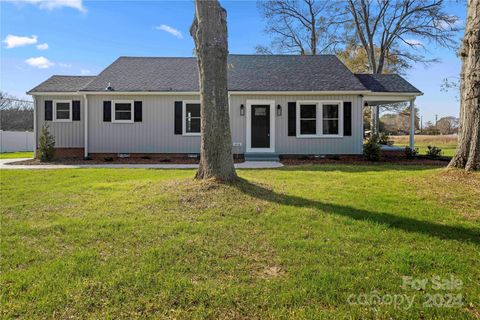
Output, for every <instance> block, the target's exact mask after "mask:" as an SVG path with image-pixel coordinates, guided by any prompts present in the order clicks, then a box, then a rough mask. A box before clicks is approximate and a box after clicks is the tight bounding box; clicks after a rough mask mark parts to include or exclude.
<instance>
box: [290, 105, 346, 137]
mask: <svg viewBox="0 0 480 320" xmlns="http://www.w3.org/2000/svg"><path fill="white" fill-rule="evenodd" d="M342 117H343V103H342V102H341V101H298V102H297V137H299V138H302V137H303V138H317V137H342V136H343V123H342V121H340V119H342Z"/></svg>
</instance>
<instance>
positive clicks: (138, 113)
mask: <svg viewBox="0 0 480 320" xmlns="http://www.w3.org/2000/svg"><path fill="white" fill-rule="evenodd" d="M133 107H134V112H133V113H134V115H133V120H134V121H135V122H142V101H135V102H134V103H133Z"/></svg>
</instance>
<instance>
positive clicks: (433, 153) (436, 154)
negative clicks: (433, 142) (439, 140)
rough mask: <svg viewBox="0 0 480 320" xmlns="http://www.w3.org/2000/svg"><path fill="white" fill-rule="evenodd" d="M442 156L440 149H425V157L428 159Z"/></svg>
mask: <svg viewBox="0 0 480 320" xmlns="http://www.w3.org/2000/svg"><path fill="white" fill-rule="evenodd" d="M441 156H442V149H440V148H438V147H435V146H428V147H427V157H429V158H438V157H441Z"/></svg>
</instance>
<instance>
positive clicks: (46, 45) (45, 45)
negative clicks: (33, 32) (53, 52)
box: [37, 43, 48, 50]
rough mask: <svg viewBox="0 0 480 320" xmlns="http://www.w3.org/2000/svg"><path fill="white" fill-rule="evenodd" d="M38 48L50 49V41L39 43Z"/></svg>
mask: <svg viewBox="0 0 480 320" xmlns="http://www.w3.org/2000/svg"><path fill="white" fill-rule="evenodd" d="M37 49H38V50H47V49H48V43H41V44H37Z"/></svg>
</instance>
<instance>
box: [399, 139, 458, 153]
mask: <svg viewBox="0 0 480 320" xmlns="http://www.w3.org/2000/svg"><path fill="white" fill-rule="evenodd" d="M391 139H392V140H393V141H394V142H395V144H394V145H395V146H399V147H406V146H408V139H409V137H408V136H391ZM428 146H435V147H438V148H440V149H442V155H443V156H445V157H453V155H454V154H455V150H456V148H457V136H455V135H443V136H442V135H438V136H428V135H415V147H416V148H418V152H419V154H422V155H425V154H427V147H428Z"/></svg>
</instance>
